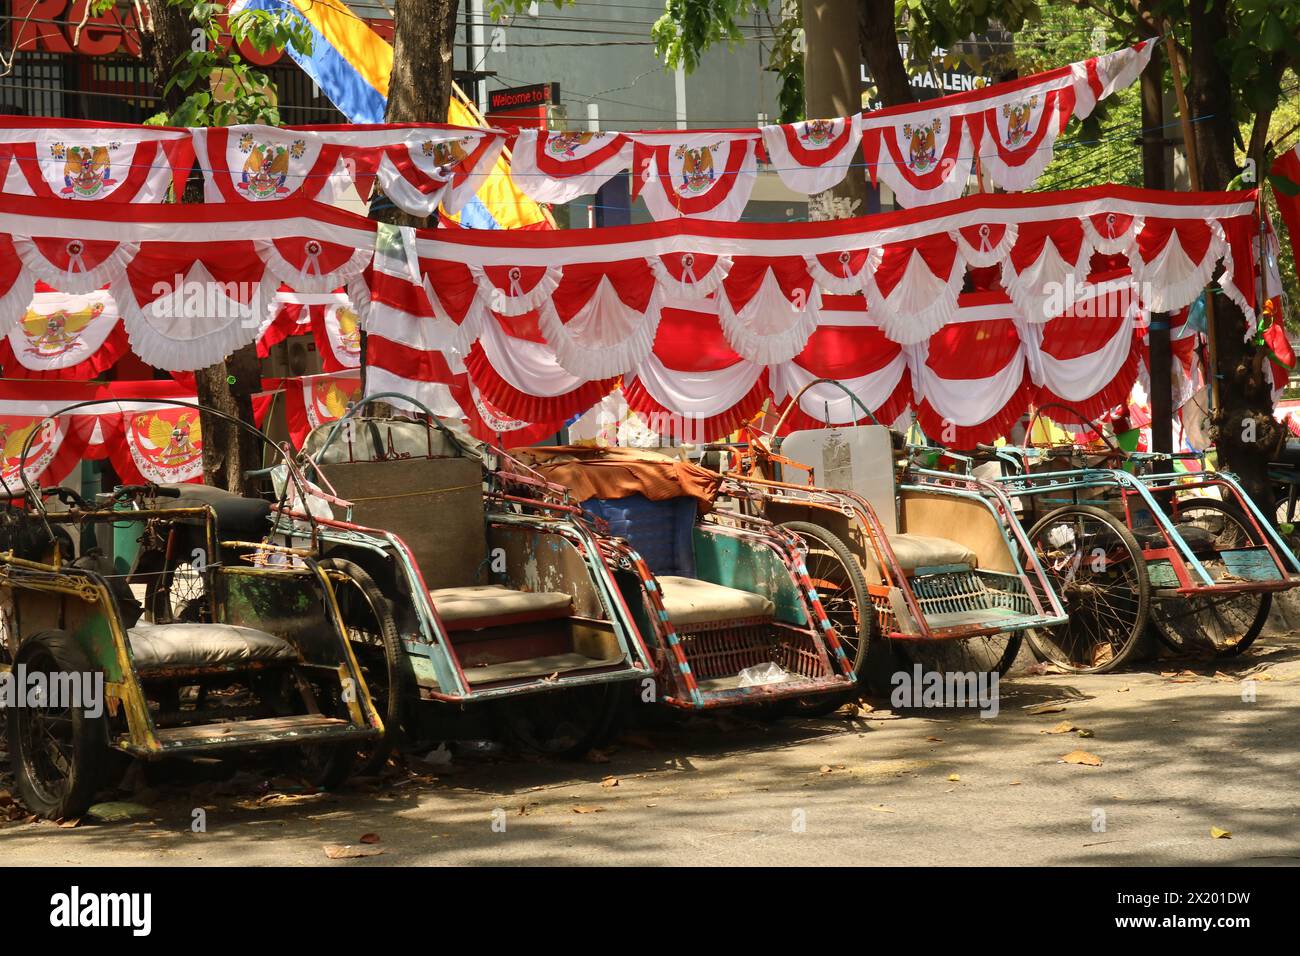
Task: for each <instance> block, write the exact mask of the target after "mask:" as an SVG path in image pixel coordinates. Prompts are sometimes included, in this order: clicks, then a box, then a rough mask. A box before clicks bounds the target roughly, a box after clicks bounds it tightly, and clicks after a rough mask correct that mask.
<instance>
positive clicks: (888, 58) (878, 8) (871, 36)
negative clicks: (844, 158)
mask: <svg viewBox="0 0 1300 956" xmlns="http://www.w3.org/2000/svg"><path fill="white" fill-rule="evenodd" d="M838 2H842V0H838ZM858 45H859V46H860V47H861V49H862V59H863V61H864V62H865V63H866V64H867V71H868V72H869V73H870V74H871V78H872V79H873V80H875V82H876V91H877V92H878V93H879V94H880V101H881V102H882V103H884V104H885V105H886V106H898V105H899V104H901V103H910V102H912V100H914V99H915V98H916V97H914V96H913V95H912V83H911V81H910V80H909V79H908V76H907V67H905V66H904V65H903V55H902V54H901V53H899V52H898V27H897V25H896V20H895V15H894V0H861V5H860V7H859V19H858Z"/></svg>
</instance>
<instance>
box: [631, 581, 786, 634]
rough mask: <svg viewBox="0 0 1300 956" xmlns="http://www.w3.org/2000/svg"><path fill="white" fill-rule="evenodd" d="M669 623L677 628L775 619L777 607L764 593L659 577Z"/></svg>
mask: <svg viewBox="0 0 1300 956" xmlns="http://www.w3.org/2000/svg"><path fill="white" fill-rule="evenodd" d="M655 580H656V581H658V582H659V587H660V589H661V590H662V592H663V601H664V609H665V610H666V611H667V612H668V620H670V621H671V622H672V623H673V624H676V625H679V626H680V625H685V624H711V623H713V622H715V621H734V620H739V619H741V618H753V617H772V616H773V615H774V614H775V613H776V607H775V606H774V605H773V604H772V602H771V601H770V600H768V599H767V598H765V597H764V596H763V595H761V594H754V593H753V592H751V591H741V590H740V589H739V588H729V587H725V586H723V585H721V584H714V583H712V582H711V581H701V580H699V579H698V578H679V577H677V576H676V575H671V574H669V575H662V576H656V577H655Z"/></svg>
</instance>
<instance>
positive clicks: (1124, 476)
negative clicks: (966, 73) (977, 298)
mask: <svg viewBox="0 0 1300 956" xmlns="http://www.w3.org/2000/svg"><path fill="white" fill-rule="evenodd" d="M1051 407H1061V408H1063V409H1064V410H1065V411H1067V412H1068V413H1069V414H1070V415H1071V416H1073V417H1074V419H1075V420H1078V421H1081V422H1084V423H1085V424H1086V425H1088V426H1090V427H1091V428H1092V430H1093V432H1094V433H1095V434H1097V435H1099V436H1101V435H1102V432H1101V429H1100V428H1098V427H1097V426H1096V425H1095V424H1094V423H1092V422H1089V421H1088V420H1087V419H1086V418H1084V417H1082V416H1080V415H1079V414H1078V413H1077V412H1075V411H1074V410H1073V409H1070V408H1069V407H1068V406H1057V405H1055V404H1051V405H1044V406H1040V407H1038V408H1037V409H1036V410H1035V412H1034V415H1033V417H1032V418H1031V420H1030V427H1031V428H1032V425H1033V421H1034V419H1036V418H1037V417H1038V415H1039V414H1041V413H1042V411H1043V410H1044V409H1047V408H1051ZM1029 433H1030V432H1028V431H1027V434H1029ZM1103 441H1105V439H1104V436H1103ZM1106 445H1107V448H1106V450H1105V452H1104V453H1102V454H1104V456H1105V457H1106V458H1108V459H1112V460H1115V461H1124V462H1130V463H1132V464H1133V465H1134V466H1135V470H1134V472H1128V471H1124V470H1123V469H1120V468H1104V467H1084V468H1072V469H1066V470H1060V471H1037V472H1035V471H1033V464H1034V462H1035V461H1042V462H1046V461H1050V460H1052V459H1054V458H1055V459H1058V460H1059V459H1060V458H1063V457H1066V456H1069V457H1070V458H1074V457H1076V456H1078V455H1080V454H1082V452H1081V450H1080V449H1079V448H1078V447H1077V446H1074V445H1071V446H1069V447H1068V448H1066V447H1049V448H1047V449H1043V448H1038V447H1037V446H1033V445H1026V446H1012V445H1003V446H998V447H996V448H992V447H990V448H986V449H984V451H985V452H986V454H991V455H993V456H994V457H995V458H996V459H997V460H999V461H1000V462H1001V463H1002V464H1003V466H1004V469H1006V468H1010V469H1011V470H1012V473H1011V474H1003V475H1001V476H998V477H996V478H994V479H993V481H994V482H996V483H997V484H999V485H1000V486H1001V487H1002V488H1003V489H1005V491H1006V494H1007V496H1008V497H1010V498H1012V499H1032V498H1036V497H1046V496H1050V495H1058V496H1059V495H1068V498H1062V499H1059V500H1058V501H1057V502H1056V505H1057V506H1056V507H1055V508H1049V509H1047V510H1045V511H1043V512H1042V514H1040V515H1036V516H1035V517H1034V520H1033V523H1034V524H1037V523H1038V522H1040V521H1043V520H1046V519H1047V518H1048V517H1049V516H1052V515H1058V514H1062V513H1065V512H1068V511H1069V510H1070V509H1074V508H1077V507H1078V506H1080V505H1087V504H1089V503H1091V504H1093V505H1098V504H1102V505H1104V504H1106V503H1108V502H1111V503H1113V502H1115V501H1116V498H1118V508H1117V509H1116V510H1118V511H1119V514H1118V515H1116V517H1120V518H1121V520H1122V521H1123V523H1124V525H1125V527H1126V528H1128V530H1129V532H1130V533H1132V531H1133V529H1134V528H1142V527H1144V526H1145V525H1144V523H1139V522H1135V515H1137V514H1143V515H1144V516H1146V517H1149V518H1150V519H1151V524H1153V525H1154V527H1155V528H1156V529H1157V530H1158V531H1159V532H1160V535H1161V537H1162V538H1163V543H1162V544H1160V545H1158V546H1155V547H1151V546H1147V545H1145V544H1143V543H1142V542H1140V541H1139V542H1138V546H1139V548H1140V549H1141V558H1142V563H1141V569H1140V570H1141V573H1142V574H1143V575H1145V576H1146V577H1147V579H1148V582H1149V591H1150V594H1151V597H1152V598H1153V599H1154V600H1168V599H1171V598H1187V599H1190V598H1207V599H1213V598H1217V597H1224V596H1228V597H1231V596H1233V595H1242V594H1249V593H1265V594H1271V593H1274V592H1278V591H1285V590H1288V589H1290V588H1293V587H1296V586H1297V585H1300V577H1295V576H1293V575H1300V561H1298V560H1297V558H1296V556H1295V554H1294V553H1292V551H1291V550H1290V548H1289V547H1287V545H1286V543H1285V542H1284V541H1283V539H1282V537H1281V536H1280V535H1279V534H1278V532H1277V530H1276V529H1275V528H1274V527H1273V525H1272V523H1271V522H1270V521H1269V520H1268V519H1267V518H1266V517H1265V516H1264V515H1263V514H1262V513H1261V512H1260V510H1259V508H1258V507H1257V506H1256V505H1255V503H1254V501H1252V500H1251V498H1250V496H1249V495H1247V494H1246V492H1245V490H1244V489H1243V488H1242V487H1241V485H1240V484H1239V483H1238V482H1237V480H1236V477H1235V476H1234V475H1232V474H1230V473H1229V472H1222V471H1220V472H1209V471H1202V472H1199V473H1192V472H1176V471H1161V472H1155V471H1148V470H1146V469H1147V468H1148V467H1155V466H1160V465H1169V466H1172V464H1173V462H1174V461H1175V460H1180V459H1194V458H1200V456H1199V455H1195V454H1184V453H1175V454H1170V453H1159V452H1155V453H1149V452H1126V451H1124V450H1122V449H1120V448H1118V447H1117V446H1115V445H1113V444H1111V443H1110V442H1108V441H1107V442H1106ZM949 454H950V453H949ZM957 457H963V456H957ZM1208 491H1217V492H1218V493H1219V497H1217V498H1216V497H1213V496H1212V495H1209V494H1205V492H1208ZM1086 492H1091V493H1093V497H1092V499H1091V501H1090V500H1089V499H1088V498H1082V497H1081V496H1082V494H1083V493H1086ZM1098 492H1102V493H1103V495H1102V496H1101V497H1100V498H1099V499H1098V498H1097V497H1096V493H1098ZM1197 492H1200V494H1197ZM1225 493H1226V494H1225ZM1157 496H1166V497H1172V500H1173V503H1172V504H1171V505H1170V506H1169V507H1170V509H1171V510H1173V511H1174V512H1175V514H1174V515H1173V516H1172V517H1171V515H1170V514H1168V513H1166V508H1165V507H1163V506H1162V505H1161V504H1160V502H1159V501H1158V500H1157ZM1200 500H1208V501H1214V502H1218V503H1219V504H1221V505H1224V506H1225V507H1226V508H1228V509H1231V508H1232V506H1234V505H1235V506H1236V509H1237V513H1238V515H1239V516H1240V517H1243V518H1245V519H1246V520H1247V522H1248V525H1247V526H1246V527H1245V530H1246V532H1247V533H1248V534H1249V535H1250V536H1251V539H1252V540H1251V544H1250V546H1249V547H1247V548H1237V549H1231V550H1228V551H1220V552H1217V553H1218V554H1219V555H1221V556H1222V555H1231V554H1234V553H1236V552H1250V553H1252V554H1261V553H1262V554H1264V555H1267V558H1268V561H1267V562H1262V561H1255V562H1250V561H1246V562H1235V563H1234V562H1232V561H1226V560H1225V561H1224V564H1225V566H1226V567H1227V568H1228V570H1229V571H1230V572H1231V573H1233V574H1236V575H1238V576H1239V577H1241V578H1242V580H1239V581H1230V582H1225V581H1216V580H1215V579H1214V578H1213V577H1212V576H1211V574H1210V573H1209V571H1208V570H1207V569H1206V568H1205V566H1204V565H1203V564H1202V563H1201V561H1200V559H1198V558H1197V556H1196V554H1195V553H1194V552H1193V550H1192V548H1191V547H1190V546H1189V545H1188V543H1187V542H1186V541H1185V540H1184V538H1183V536H1182V535H1181V534H1180V533H1179V531H1178V528H1177V521H1176V512H1177V509H1178V507H1179V506H1180V505H1188V506H1194V505H1195V504H1197V503H1198V501H1200ZM1135 503H1136V507H1135ZM1112 513H1113V511H1112ZM1021 520H1024V518H1021ZM1159 562H1163V563H1164V565H1163V566H1164V567H1167V568H1168V569H1169V571H1171V572H1172V579H1170V578H1168V577H1165V576H1163V572H1158V573H1161V574H1162V577H1161V578H1160V579H1159V580H1153V578H1152V574H1151V571H1152V567H1153V563H1154V564H1155V566H1156V567H1158V568H1159V567H1161V565H1160V564H1159ZM1265 570H1266V571H1267V572H1268V573H1267V574H1266V576H1262V577H1256V578H1253V579H1252V578H1250V577H1246V575H1247V574H1251V573H1259V572H1263V571H1265ZM1147 617H1148V619H1149V618H1150V617H1151V609H1150V606H1148V611H1147ZM1145 623H1146V622H1145V621H1142V622H1139V623H1138V625H1136V626H1137V627H1140V626H1141V625H1144V624H1145ZM1132 640H1133V641H1136V640H1137V636H1136V635H1135V636H1134V637H1133V638H1132Z"/></svg>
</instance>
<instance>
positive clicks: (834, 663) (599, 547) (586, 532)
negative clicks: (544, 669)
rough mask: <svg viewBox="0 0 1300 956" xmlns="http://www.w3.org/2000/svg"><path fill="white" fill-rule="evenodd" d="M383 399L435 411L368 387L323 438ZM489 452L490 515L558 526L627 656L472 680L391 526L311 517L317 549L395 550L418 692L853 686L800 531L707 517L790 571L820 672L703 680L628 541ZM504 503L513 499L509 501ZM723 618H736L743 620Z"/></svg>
mask: <svg viewBox="0 0 1300 956" xmlns="http://www.w3.org/2000/svg"><path fill="white" fill-rule="evenodd" d="M385 400H392V401H396V402H403V403H407V404H408V405H409V407H412V408H416V409H418V410H419V411H421V412H422V413H423V414H424V415H425V416H427V417H428V419H429V421H430V422H437V421H438V419H437V416H436V415H435V414H434V413H433V412H432V410H431V409H429V408H428V407H427V406H425V405H423V404H422V403H420V402H419V401H417V400H415V399H412V398H410V397H409V396H406V395H402V394H399V393H392V392H390V393H382V394H377V395H372V396H368V397H367V398H366V399H365V401H364V402H362V403H359V404H358V405H356V406H354V407H353V408H352V409H351V410H350V411H349V412H348V415H346V416H344V417H343V418H342V419H340V420H339V421H338V422H336V423H334V426H333V430H332V431H331V433H330V435H329V437H328V438H327V439H326V445H325V446H324V447H328V445H329V443H330V442H331V441H332V440H333V437H334V435H336V434H337V432H338V430H339V429H340V428H342V427H344V425H343V423H344V422H345V421H347V420H348V419H350V418H356V417H359V412H360V410H361V409H362V408H363V407H364V406H365V405H369V404H373V403H376V402H380V401H385ZM426 424H428V423H426ZM428 427H436V426H433V425H429V426H428ZM452 440H453V441H454V440H455V439H454V438H453V439H452ZM324 447H323V448H322V449H321V451H323V450H324ZM490 453H491V454H492V455H495V456H497V457H498V458H500V459H502V460H504V461H508V462H509V463H510V466H511V467H510V470H509V471H506V470H503V469H500V468H488V469H487V475H488V481H489V488H488V490H487V491H485V492H484V498H485V500H486V501H488V502H492V503H495V505H496V506H497V509H496V510H493V511H490V512H489V523H490V524H491V523H498V524H504V525H509V524H517V525H524V526H528V527H539V526H542V525H543V523H544V527H545V528H546V530H547V531H549V532H553V533H561V534H563V535H564V536H565V537H566V538H567V539H568V540H569V541H570V542H571V543H573V545H574V546H575V548H576V549H577V550H578V552H579V553H580V554H581V555H582V557H583V560H584V562H585V563H586V565H587V567H588V569H589V571H590V573H591V576H592V579H593V581H595V582H596V583H597V585H598V590H599V594H600V596H601V600H602V603H603V605H604V608H605V612H606V614H607V615H608V617H609V620H610V621H611V622H612V623H614V624H615V625H616V627H618V628H619V630H620V632H621V633H620V641H624V638H625V642H624V646H625V652H626V653H627V654H628V657H629V660H630V664H629V666H628V667H627V668H626V669H624V670H621V671H620V670H611V668H609V667H606V668H603V669H593V670H592V671H591V672H586V673H580V674H573V675H560V676H558V677H557V678H556V679H554V680H549V679H547V680H542V679H538V680H535V681H531V682H529V683H524V684H515V685H512V686H504V687H494V688H485V689H475V688H472V687H471V686H470V684H469V682H468V681H467V680H466V678H465V675H464V672H463V671H462V670H461V668H460V665H459V663H458V661H457V658H456V655H455V653H454V652H448V651H447V650H446V648H449V647H450V646H451V641H450V640H449V637H448V632H447V630H446V629H445V627H444V626H443V624H442V622H441V620H440V618H439V616H438V612H437V609H436V608H435V607H434V605H433V601H432V600H431V599H430V598H429V592H428V589H427V588H426V587H425V586H424V579H423V576H422V575H421V573H420V569H419V567H418V566H417V564H416V561H415V559H414V557H413V555H412V554H411V552H410V550H409V549H408V548H407V546H406V545H405V543H404V542H403V541H402V540H401V538H400V536H399V535H397V534H395V533H394V532H392V531H388V530H385V529H376V528H368V527H363V526H361V525H357V524H355V523H353V522H350V521H347V520H338V519H331V518H323V517H317V518H316V519H315V522H314V525H313V527H314V528H315V533H316V534H317V535H318V540H316V541H313V548H316V549H323V548H325V547H328V546H335V547H345V548H361V549H365V550H368V551H370V552H371V553H373V554H375V555H376V556H379V557H382V558H384V559H385V560H387V559H388V558H389V555H390V554H391V555H395V556H396V557H397V563H398V565H399V568H400V572H401V573H402V574H403V575H404V576H405V579H406V587H407V588H408V590H410V591H411V592H413V593H414V594H415V595H416V597H415V603H416V609H417V612H418V613H417V615H416V617H417V620H418V622H419V633H418V634H417V635H414V636H407V635H403V646H404V647H405V648H406V651H407V653H408V654H411V655H420V656H423V657H425V658H428V659H429V660H430V661H431V664H432V667H433V669H434V674H435V678H436V680H437V683H438V689H437V690H433V689H431V688H428V687H421V688H420V690H419V694H420V696H421V697H422V698H424V699H429V700H438V701H443V702H448V703H469V702H474V701H491V700H500V699H505V698H511V697H516V696H519V695H520V694H525V693H543V692H550V691H555V690H558V689H562V688H565V687H574V686H591V685H595V684H606V683H610V682H612V681H616V680H634V679H637V678H645V677H647V676H649V675H651V674H658V675H659V676H661V677H665V678H667V680H668V682H669V684H670V685H671V687H672V689H673V690H672V692H671V693H668V694H664V695H656V700H657V701H658V702H661V703H664V704H666V705H668V706H670V707H676V708H683V709H691V710H704V709H710V708H715V707H724V706H735V705H740V704H758V703H769V702H774V701H778V700H783V699H787V698H795V697H808V696H812V695H819V694H823V693H825V694H831V693H836V692H842V691H845V690H847V689H849V688H851V687H852V685H853V671H852V663H851V662H849V661H848V660H847V657H846V656H845V655H844V652H843V649H842V648H841V647H840V646H839V643H838V641H837V640H836V637H835V633H834V628H833V627H832V626H831V624H830V621H829V619H828V618H827V617H826V614H825V612H824V610H823V609H822V607H821V605H820V603H819V602H818V600H817V598H816V592H815V590H814V589H813V588H812V585H811V582H810V581H809V580H808V574H807V569H806V568H805V567H804V566H803V562H802V561H801V560H800V559H798V557H797V552H796V550H795V549H796V547H797V545H798V541H797V539H796V538H794V537H793V536H792V535H790V534H789V533H788V532H784V531H781V530H780V529H777V528H775V527H774V526H773V525H771V523H770V522H767V521H764V520H763V519H761V518H755V517H751V516H747V515H741V514H735V513H727V514H726V515H725V517H724V516H723V515H720V514H715V515H712V516H710V517H708V518H707V521H708V523H709V524H710V526H711V527H714V528H715V529H716V530H718V531H719V532H721V533H724V534H728V535H731V536H733V537H741V538H746V539H748V540H750V541H751V542H753V541H759V540H761V541H763V542H764V543H765V544H766V546H767V547H769V548H770V549H771V550H773V551H774V552H775V553H776V554H777V555H778V556H779V558H780V559H781V561H782V562H783V564H784V566H785V567H786V569H787V571H788V572H789V573H790V575H791V578H792V579H793V583H794V585H795V589H796V591H797V593H798V594H799V597H800V600H801V601H802V602H803V604H804V607H805V610H806V612H807V616H808V621H809V622H810V623H809V627H808V628H807V631H808V636H809V638H810V639H811V640H812V641H813V643H814V644H816V643H817V642H823V643H822V646H820V647H816V648H815V649H814V653H815V655H816V656H817V657H818V658H819V660H818V661H817V667H818V669H820V670H821V671H823V672H824V674H823V675H822V676H814V677H808V676H807V675H801V676H803V677H805V679H804V680H801V681H791V682H784V683H783V684H778V685H756V686H752V687H743V688H728V689H713V690H702V689H701V688H700V686H699V682H698V680H697V677H696V673H695V671H694V669H693V668H692V667H691V665H690V661H689V660H688V656H687V653H686V648H685V645H684V643H683V639H682V634H681V633H679V629H678V628H677V627H674V625H673V624H672V623H671V622H670V621H669V620H668V615H667V612H666V610H665V608H664V605H663V600H662V597H661V593H660V590H659V587H658V585H657V583H656V582H655V579H654V575H653V574H652V572H651V571H650V569H649V567H648V566H647V565H646V563H645V561H644V560H643V559H642V558H641V556H640V555H639V554H638V553H637V552H636V551H635V549H633V548H632V547H631V546H630V545H629V544H628V543H627V542H626V541H624V540H623V539H620V538H615V537H612V536H610V535H608V534H605V533H603V532H602V531H601V530H599V529H598V528H597V527H596V524H597V523H598V522H596V521H593V519H592V518H591V517H590V516H588V515H587V514H586V513H585V512H584V511H583V510H582V509H581V508H580V507H578V506H577V505H575V504H573V503H572V502H571V501H570V500H569V496H568V490H567V489H566V488H563V487H561V486H559V485H556V484H554V483H552V482H549V481H547V480H545V479H544V478H543V477H542V476H541V475H539V474H537V473H536V472H534V471H533V470H532V469H530V468H529V467H528V466H526V465H524V464H523V463H521V462H519V461H518V460H516V459H514V458H512V457H511V456H510V455H508V454H507V453H506V452H504V451H502V450H500V449H496V448H491V449H490ZM304 465H305V466H308V467H311V468H312V469H313V471H314V473H315V474H316V475H317V476H318V477H320V478H322V479H324V476H323V475H322V474H321V473H320V470H319V468H316V467H315V464H314V462H309V461H308V462H304ZM326 484H328V483H327V482H326ZM512 492H515V493H512ZM324 497H325V498H326V500H329V501H330V502H331V503H332V504H335V505H337V506H340V507H346V506H347V502H344V501H342V500H340V499H338V498H335V497H333V495H332V491H330V490H326V491H325V493H324ZM506 509H515V511H513V512H512V511H509V510H506ZM282 514H283V515H284V516H285V518H287V519H288V521H287V522H281V523H280V524H279V525H277V529H276V530H277V533H281V534H284V533H289V534H290V536H291V537H292V536H299V537H300V536H301V533H302V532H301V530H300V529H299V530H295V529H294V527H293V522H294V521H295V520H296V519H301V518H302V517H304V516H303V515H302V513H301V512H296V511H288V510H285V511H283V512H282ZM727 520H730V521H731V522H732V524H733V525H734V526H732V527H728V526H727V525H726V521H727ZM615 570H626V571H630V572H632V573H634V574H635V575H636V577H637V580H638V584H639V587H640V589H641V591H642V594H643V597H644V599H645V601H646V603H647V605H648V612H649V613H648V614H647V615H646V619H647V622H648V623H649V625H650V627H651V629H652V635H646V634H643V633H642V631H641V628H640V627H639V626H638V623H637V621H638V618H637V616H636V614H635V613H634V612H633V610H632V609H631V608H630V607H629V606H628V604H627V602H626V600H625V599H624V597H623V593H622V591H621V590H620V589H619V587H618V585H617V582H616V581H614V579H613V576H612V575H613V572H614V571H615ZM727 623H728V624H729V625H733V626H736V625H741V624H745V623H747V622H745V621H731V622H727ZM748 623H754V624H757V623H759V622H748ZM694 637H695V635H694V634H692V639H694ZM652 643H653V644H654V645H656V646H657V647H658V648H660V649H662V651H663V655H662V659H657V655H656V653H655V649H654V647H653V646H652ZM660 665H663V666H662V667H661V666H660ZM809 680H811V681H812V682H813V686H809Z"/></svg>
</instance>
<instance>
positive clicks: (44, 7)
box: [10, 0, 393, 66]
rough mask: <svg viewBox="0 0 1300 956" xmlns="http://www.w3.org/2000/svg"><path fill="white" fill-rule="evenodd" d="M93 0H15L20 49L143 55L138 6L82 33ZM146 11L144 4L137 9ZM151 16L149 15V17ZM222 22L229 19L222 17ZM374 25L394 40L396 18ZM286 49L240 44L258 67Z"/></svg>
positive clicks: (111, 13)
mask: <svg viewBox="0 0 1300 956" xmlns="http://www.w3.org/2000/svg"><path fill="white" fill-rule="evenodd" d="M88 2H89V0H12V2H11V5H12V8H13V14H12V18H11V19H10V24H11V27H10V29H11V30H12V31H13V37H14V48H15V49H17V50H41V51H44V52H46V53H65V54H67V53H79V54H81V55H82V56H112V55H114V54H117V53H125V54H126V55H127V56H133V57H134V56H139V55H140V24H139V21H138V20H137V18H136V10H137V7H136V6H135V5H134V4H132V5H130V6H117V7H110V8H109V9H108V10H106V11H105V12H104V13H101V14H99V15H98V16H92V17H89V18H87V19H86V22H85V26H83V27H82V28H81V35H80V36H77V24H79V23H81V21H82V18H83V17H85V15H86V4H87V3H88ZM138 9H140V10H141V12H144V11H145V8H144V7H140V8H138ZM147 15H148V14H147V13H145V16H147ZM219 19H220V20H221V23H222V26H223V27H224V25H225V18H224V16H222V17H221V18H219ZM366 22H367V23H369V24H370V27H371V29H373V30H374V31H375V32H376V33H378V34H379V35H380V36H381V37H383V38H384V39H385V40H388V41H389V42H392V36H393V24H392V21H391V20H370V19H367V21H366ZM221 42H222V45H223V46H225V47H229V46H230V37H229V36H228V35H226V34H225V33H224V32H223V33H222V36H221ZM282 53H283V51H282V50H279V49H272V50H267V51H266V52H265V53H259V52H258V51H257V50H256V49H254V48H253V46H252V45H251V44H249V43H241V44H239V54H240V56H242V57H243V58H244V59H245V60H247V61H248V62H249V63H252V64H254V65H255V66H270V65H271V64H272V63H275V62H276V61H278V60H279V59H280V55H281V54H282Z"/></svg>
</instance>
